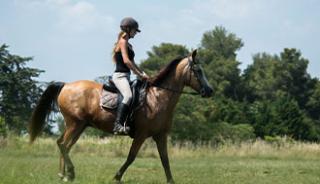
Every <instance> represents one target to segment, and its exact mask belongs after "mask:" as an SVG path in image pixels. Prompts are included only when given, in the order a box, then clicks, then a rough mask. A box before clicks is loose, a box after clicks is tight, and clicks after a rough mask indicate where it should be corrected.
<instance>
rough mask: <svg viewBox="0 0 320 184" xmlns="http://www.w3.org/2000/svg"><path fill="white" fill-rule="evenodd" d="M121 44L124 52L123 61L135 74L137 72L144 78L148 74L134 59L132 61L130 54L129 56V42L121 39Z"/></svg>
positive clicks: (122, 52)
mask: <svg viewBox="0 0 320 184" xmlns="http://www.w3.org/2000/svg"><path fill="white" fill-rule="evenodd" d="M119 46H120V49H121V54H122V58H123V62H124V63H125V64H126V65H127V66H128V68H130V69H131V70H132V71H133V73H134V74H136V75H137V76H139V77H140V78H144V77H145V76H146V74H145V73H144V72H142V71H141V70H140V69H139V67H138V66H137V65H136V64H135V63H134V62H132V61H130V59H129V56H128V50H127V48H128V42H127V41H126V40H124V39H121V40H120V41H119Z"/></svg>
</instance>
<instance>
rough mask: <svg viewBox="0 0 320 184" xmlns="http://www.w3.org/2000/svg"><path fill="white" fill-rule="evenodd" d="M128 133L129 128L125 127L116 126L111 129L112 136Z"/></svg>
mask: <svg viewBox="0 0 320 184" xmlns="http://www.w3.org/2000/svg"><path fill="white" fill-rule="evenodd" d="M129 131H130V127H125V126H122V125H117V126H116V127H114V128H113V134H114V135H128V134H129Z"/></svg>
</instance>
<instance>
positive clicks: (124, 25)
mask: <svg viewBox="0 0 320 184" xmlns="http://www.w3.org/2000/svg"><path fill="white" fill-rule="evenodd" d="M120 28H121V30H122V31H124V32H127V33H128V32H130V30H131V29H136V30H137V32H141V31H140V29H139V24H138V22H137V21H136V20H135V19H134V18H132V17H126V18H124V19H122V20H121V23H120Z"/></svg>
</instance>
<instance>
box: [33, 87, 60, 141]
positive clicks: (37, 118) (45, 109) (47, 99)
mask: <svg viewBox="0 0 320 184" xmlns="http://www.w3.org/2000/svg"><path fill="white" fill-rule="evenodd" d="M64 84H65V83H63V82H54V83H51V84H50V85H49V86H48V87H47V89H46V90H45V91H44V92H43V94H42V95H41V97H40V100H39V101H38V104H37V106H36V107H35V109H34V110H33V113H32V116H31V119H30V122H29V134H30V143H31V144H32V143H33V141H34V140H35V139H36V138H37V136H38V135H39V134H40V132H41V131H42V129H43V128H44V125H45V121H46V118H47V116H48V115H49V114H50V112H51V110H52V108H53V105H54V103H55V102H56V99H57V97H58V95H59V93H60V91H61V89H62V88H63V86H64Z"/></svg>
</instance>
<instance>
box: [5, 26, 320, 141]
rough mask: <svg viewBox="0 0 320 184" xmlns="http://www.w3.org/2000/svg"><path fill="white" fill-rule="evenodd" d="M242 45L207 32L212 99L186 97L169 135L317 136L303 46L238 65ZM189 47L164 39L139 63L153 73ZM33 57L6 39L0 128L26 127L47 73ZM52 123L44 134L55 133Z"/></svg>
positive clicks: (205, 61)
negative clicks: (19, 52)
mask: <svg viewBox="0 0 320 184" xmlns="http://www.w3.org/2000/svg"><path fill="white" fill-rule="evenodd" d="M243 46H244V43H243V41H242V39H241V38H239V37H237V36H236V35H235V34H234V33H230V32H228V31H227V30H226V29H225V28H224V27H221V26H219V27H215V28H214V29H212V30H210V31H207V32H205V33H204V34H203V36H202V39H201V42H200V44H199V48H198V60H199V61H200V62H201V63H202V66H203V68H204V70H205V73H206V76H207V78H208V80H209V83H210V84H211V86H212V87H213V89H214V95H213V97H211V98H210V99H209V100H208V99H202V98H200V97H196V96H190V95H182V96H181V98H180V101H179V103H178V106H177V108H176V110H175V116H174V123H173V129H172V141H180V142H181V141H191V142H193V143H202V142H211V143H221V142H224V141H230V140H231V141H242V140H247V139H253V138H256V137H260V138H266V137H268V136H271V137H275V136H288V137H291V138H293V139H297V140H306V141H319V140H320V114H319V112H320V82H319V79H318V78H313V77H311V76H310V74H309V73H308V72H307V68H308V62H309V61H308V60H307V59H306V58H304V57H303V56H302V53H301V52H300V51H299V50H298V49H296V48H284V49H283V51H282V52H281V53H279V54H275V55H271V54H268V53H265V52H262V53H257V54H255V55H254V56H253V62H252V64H250V65H249V66H247V68H246V69H245V70H243V71H241V70H240V68H239V65H240V62H239V61H238V60H237V52H238V51H239V50H240V49H241V48H242V47H243ZM190 52H191V50H190V49H188V48H187V47H186V46H183V45H178V44H173V43H162V44H160V45H158V46H153V47H152V48H151V50H150V51H148V52H147V55H148V57H147V59H145V60H143V61H141V63H140V67H141V68H142V69H143V70H144V71H146V72H147V73H148V74H149V75H154V74H155V73H157V72H158V71H159V70H160V69H161V68H162V67H164V66H165V65H166V64H167V63H169V62H170V61H172V60H173V59H175V58H177V57H178V56H185V55H188V54H189V53H190ZM31 59H32V58H30V57H20V56H17V55H12V54H10V53H9V51H8V46H6V45H2V46H1V47H0V72H1V76H0V87H1V88H0V112H1V115H0V134H3V135H4V134H5V132H6V131H8V130H9V131H13V132H15V133H17V134H21V133H25V132H26V123H27V121H28V118H29V117H30V114H31V112H32V108H33V107H34V105H35V103H36V101H37V99H38V98H39V96H40V94H41V93H42V91H43V89H44V86H45V84H42V83H40V82H38V81H37V80H36V78H37V77H38V76H39V75H40V74H41V73H42V72H44V71H42V70H39V69H35V68H29V67H27V65H26V63H27V62H28V61H30V60H31ZM100 79H101V78H100ZM186 90H190V89H186ZM60 121H61V119H60ZM51 126H52V124H49V126H48V127H46V132H47V133H52V132H51Z"/></svg>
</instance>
